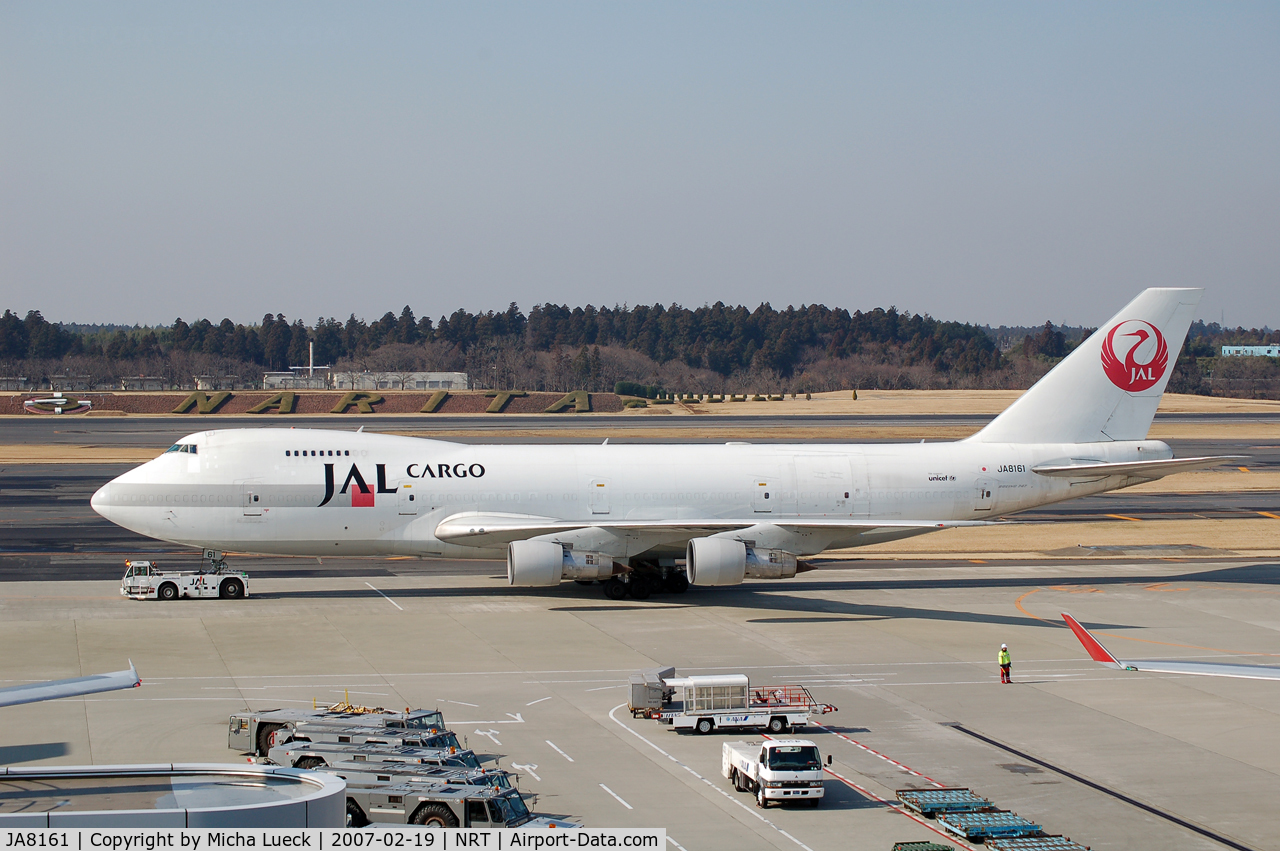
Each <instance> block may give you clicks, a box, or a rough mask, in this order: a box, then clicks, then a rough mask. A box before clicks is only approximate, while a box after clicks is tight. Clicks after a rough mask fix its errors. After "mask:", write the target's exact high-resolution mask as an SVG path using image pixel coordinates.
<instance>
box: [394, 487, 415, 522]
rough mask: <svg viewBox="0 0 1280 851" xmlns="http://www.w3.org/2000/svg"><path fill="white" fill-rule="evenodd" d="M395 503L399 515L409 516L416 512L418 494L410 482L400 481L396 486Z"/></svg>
mask: <svg viewBox="0 0 1280 851" xmlns="http://www.w3.org/2000/svg"><path fill="white" fill-rule="evenodd" d="M396 504H397V506H398V508H399V511H400V514H401V516H405V517H411V516H413V515H416V514H417V513H418V494H417V493H416V492H415V491H414V488H413V484H412V483H411V482H401V483H400V487H398V488H396Z"/></svg>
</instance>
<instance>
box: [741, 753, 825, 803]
mask: <svg viewBox="0 0 1280 851" xmlns="http://www.w3.org/2000/svg"><path fill="white" fill-rule="evenodd" d="M830 763H831V757H827V764H828V765H829V764H830ZM720 772H721V773H722V774H723V775H724V777H725V779H726V780H728V781H730V782H731V783H733V788H735V789H737V790H738V791H739V792H751V793H753V794H754V795H755V796H756V806H757V807H760V808H761V809H764V808H765V807H768V806H769V804H770V803H772V802H774V801H782V802H784V803H785V802H787V801H797V802H799V801H807V802H808V804H809V806H811V807H816V806H818V805H819V804H820V803H821V802H822V796H823V793H824V792H825V791H826V790H825V788H824V785H823V771H822V754H820V753H819V752H818V746H817V745H815V744H814V743H813V742H811V741H809V740H808V739H767V740H765V741H763V742H725V743H724V748H723V750H722V751H721V759H720Z"/></svg>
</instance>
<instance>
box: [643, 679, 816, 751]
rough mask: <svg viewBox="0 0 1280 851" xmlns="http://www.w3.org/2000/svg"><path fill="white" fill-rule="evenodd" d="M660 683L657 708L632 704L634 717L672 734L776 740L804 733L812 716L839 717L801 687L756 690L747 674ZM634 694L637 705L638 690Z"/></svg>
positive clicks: (666, 680)
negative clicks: (765, 735) (719, 733)
mask: <svg viewBox="0 0 1280 851" xmlns="http://www.w3.org/2000/svg"><path fill="white" fill-rule="evenodd" d="M662 683H663V685H664V690H663V692H662V695H661V703H660V704H659V706H657V707H656V708H655V707H652V706H649V707H635V706H634V704H633V708H632V714H633V715H634V714H642V715H647V716H648V717H649V718H653V719H655V720H656V721H657V722H658V723H659V724H669V725H671V727H672V729H674V730H693V731H694V732H697V733H703V734H706V733H710V732H712V731H714V730H731V729H738V730H743V729H746V730H752V729H754V730H768V731H769V733H770V734H771V735H775V736H776V735H779V734H782V733H787V732H789V731H792V730H798V729H802V728H803V727H804V726H805V725H806V724H808V723H809V716H810V715H814V714H818V715H825V714H827V713H828V712H834V711H836V708H835V707H834V706H832V705H831V704H829V703H819V702H818V701H816V700H814V698H813V695H812V694H810V693H809V690H808V689H807V688H805V687H804V686H802V685H766V686H761V685H757V686H753V685H751V684H750V682H749V681H748V680H747V677H746V675H745V674H716V675H713V676H690V677H668V678H665V679H663V680H662ZM632 691H633V701H634V699H635V698H634V692H635V691H636V688H635V687H634V686H633V689H632ZM650 697H651V696H650ZM637 709H640V712H639V713H637Z"/></svg>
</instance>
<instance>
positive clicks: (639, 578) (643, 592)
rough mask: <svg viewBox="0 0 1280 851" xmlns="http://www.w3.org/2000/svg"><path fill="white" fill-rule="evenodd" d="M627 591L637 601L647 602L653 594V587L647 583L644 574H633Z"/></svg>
mask: <svg viewBox="0 0 1280 851" xmlns="http://www.w3.org/2000/svg"><path fill="white" fill-rule="evenodd" d="M627 591H628V592H629V593H630V594H631V596H632V597H634V598H635V599H637V600H647V599H649V595H650V594H652V593H653V586H652V585H651V584H650V583H649V577H647V576H645V575H644V574H633V575H632V577H631V584H630V585H629V586H628V588H627Z"/></svg>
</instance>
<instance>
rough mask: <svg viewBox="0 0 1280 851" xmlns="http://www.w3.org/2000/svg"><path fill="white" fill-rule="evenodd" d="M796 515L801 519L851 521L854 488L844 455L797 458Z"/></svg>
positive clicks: (799, 456) (798, 456) (847, 460)
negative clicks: (816, 518) (815, 518)
mask: <svg viewBox="0 0 1280 851" xmlns="http://www.w3.org/2000/svg"><path fill="white" fill-rule="evenodd" d="M795 467H796V513H797V514H799V515H800V516H801V517H848V516H849V515H850V514H852V512H853V501H854V485H853V476H852V474H851V470H850V466H849V459H848V458H847V457H846V456H844V455H797V456H795Z"/></svg>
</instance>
